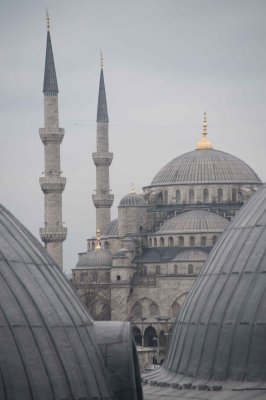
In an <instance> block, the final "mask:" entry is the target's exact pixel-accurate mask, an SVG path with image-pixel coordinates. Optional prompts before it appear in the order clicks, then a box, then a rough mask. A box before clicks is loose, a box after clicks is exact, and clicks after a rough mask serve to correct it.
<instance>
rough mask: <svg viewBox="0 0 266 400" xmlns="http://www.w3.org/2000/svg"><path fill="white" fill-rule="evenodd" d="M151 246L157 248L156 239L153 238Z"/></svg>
mask: <svg viewBox="0 0 266 400" xmlns="http://www.w3.org/2000/svg"><path fill="white" fill-rule="evenodd" d="M153 245H154V247H157V239H156V238H154V240H153Z"/></svg>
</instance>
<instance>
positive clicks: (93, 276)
mask: <svg viewBox="0 0 266 400" xmlns="http://www.w3.org/2000/svg"><path fill="white" fill-rule="evenodd" d="M91 280H92V282H97V272H96V271H92V273H91Z"/></svg>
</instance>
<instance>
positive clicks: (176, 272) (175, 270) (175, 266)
mask: <svg viewBox="0 0 266 400" xmlns="http://www.w3.org/2000/svg"><path fill="white" fill-rule="evenodd" d="M174 274H178V265H177V264H175V265H174Z"/></svg>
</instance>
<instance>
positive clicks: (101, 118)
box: [97, 52, 109, 122]
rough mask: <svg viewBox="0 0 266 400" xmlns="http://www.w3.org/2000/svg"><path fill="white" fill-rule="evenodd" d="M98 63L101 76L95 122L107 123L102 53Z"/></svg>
mask: <svg viewBox="0 0 266 400" xmlns="http://www.w3.org/2000/svg"><path fill="white" fill-rule="evenodd" d="M100 62H101V75H100V85H99V95H98V107H97V122H109V118H108V111H107V101H106V93H105V85H104V76H103V55H102V52H100Z"/></svg>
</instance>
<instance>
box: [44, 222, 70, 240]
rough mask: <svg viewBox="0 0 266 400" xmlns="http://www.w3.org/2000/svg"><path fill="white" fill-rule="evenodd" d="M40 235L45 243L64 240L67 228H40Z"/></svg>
mask: <svg viewBox="0 0 266 400" xmlns="http://www.w3.org/2000/svg"><path fill="white" fill-rule="evenodd" d="M40 236H41V239H42V241H43V242H44V243H51V242H63V241H64V240H66V237H67V228H64V227H63V226H55V227H45V228H40Z"/></svg>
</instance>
